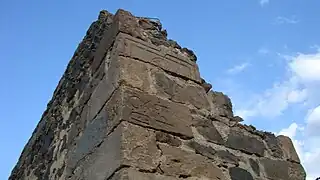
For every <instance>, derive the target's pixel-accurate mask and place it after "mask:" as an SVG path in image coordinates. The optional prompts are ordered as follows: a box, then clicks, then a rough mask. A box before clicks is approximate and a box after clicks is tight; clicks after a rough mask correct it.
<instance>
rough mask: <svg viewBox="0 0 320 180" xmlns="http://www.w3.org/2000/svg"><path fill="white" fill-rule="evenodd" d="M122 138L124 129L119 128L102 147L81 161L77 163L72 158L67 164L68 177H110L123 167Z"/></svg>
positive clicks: (102, 179)
mask: <svg viewBox="0 0 320 180" xmlns="http://www.w3.org/2000/svg"><path fill="white" fill-rule="evenodd" d="M121 136H122V127H121V126H118V127H117V128H116V129H115V130H114V131H113V133H111V134H110V135H109V136H108V137H106V138H105V139H104V141H103V142H102V143H101V145H99V146H96V147H95V149H94V150H93V149H92V150H91V151H90V152H89V153H88V154H86V155H85V156H82V158H81V159H79V160H77V161H76V162H75V159H74V158H72V157H71V159H69V160H68V162H67V163H68V166H67V168H68V171H69V173H68V174H67V177H68V178H70V180H76V179H79V178H82V179H95V180H104V179H106V178H107V177H109V176H110V175H111V174H112V173H113V172H114V171H115V170H116V169H117V168H118V167H120V165H121V159H122V157H121V151H120V149H121ZM74 156H76V157H77V155H74Z"/></svg>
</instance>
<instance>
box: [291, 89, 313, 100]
mask: <svg viewBox="0 0 320 180" xmlns="http://www.w3.org/2000/svg"><path fill="white" fill-rule="evenodd" d="M307 95H308V94H307V89H301V90H299V89H296V90H292V91H291V92H289V93H288V99H287V100H288V103H299V102H303V101H304V100H305V99H306V98H307Z"/></svg>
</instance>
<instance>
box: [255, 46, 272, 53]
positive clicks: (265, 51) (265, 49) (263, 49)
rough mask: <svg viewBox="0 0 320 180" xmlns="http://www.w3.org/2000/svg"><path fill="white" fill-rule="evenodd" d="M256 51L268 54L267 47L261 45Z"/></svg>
mask: <svg viewBox="0 0 320 180" xmlns="http://www.w3.org/2000/svg"><path fill="white" fill-rule="evenodd" d="M258 53H259V54H263V55H265V54H269V53H270V50H269V49H268V48H265V47H261V48H260V49H259V50H258Z"/></svg>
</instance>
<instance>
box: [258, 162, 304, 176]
mask: <svg viewBox="0 0 320 180" xmlns="http://www.w3.org/2000/svg"><path fill="white" fill-rule="evenodd" d="M260 161H261V163H262V165H263V166H264V169H265V172H266V177H267V178H269V179H279V180H287V179H290V180H303V179H305V178H306V174H305V171H304V170H303V167H302V166H301V165H300V164H296V163H291V162H288V161H282V160H272V159H267V158H264V159H262V160H260Z"/></svg>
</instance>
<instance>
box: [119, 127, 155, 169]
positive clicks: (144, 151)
mask: <svg viewBox="0 0 320 180" xmlns="http://www.w3.org/2000/svg"><path fill="white" fill-rule="evenodd" d="M122 126H123V127H122V128H123V130H122V131H123V135H122V143H121V151H122V153H121V154H122V155H123V164H122V165H128V166H131V167H136V168H138V169H141V170H144V171H149V172H152V171H155V170H156V169H157V167H158V164H159V162H160V155H161V151H160V150H159V149H158V148H157V144H156V135H155V132H154V131H152V130H148V129H146V128H143V127H140V126H137V125H133V124H130V123H126V122H122Z"/></svg>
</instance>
